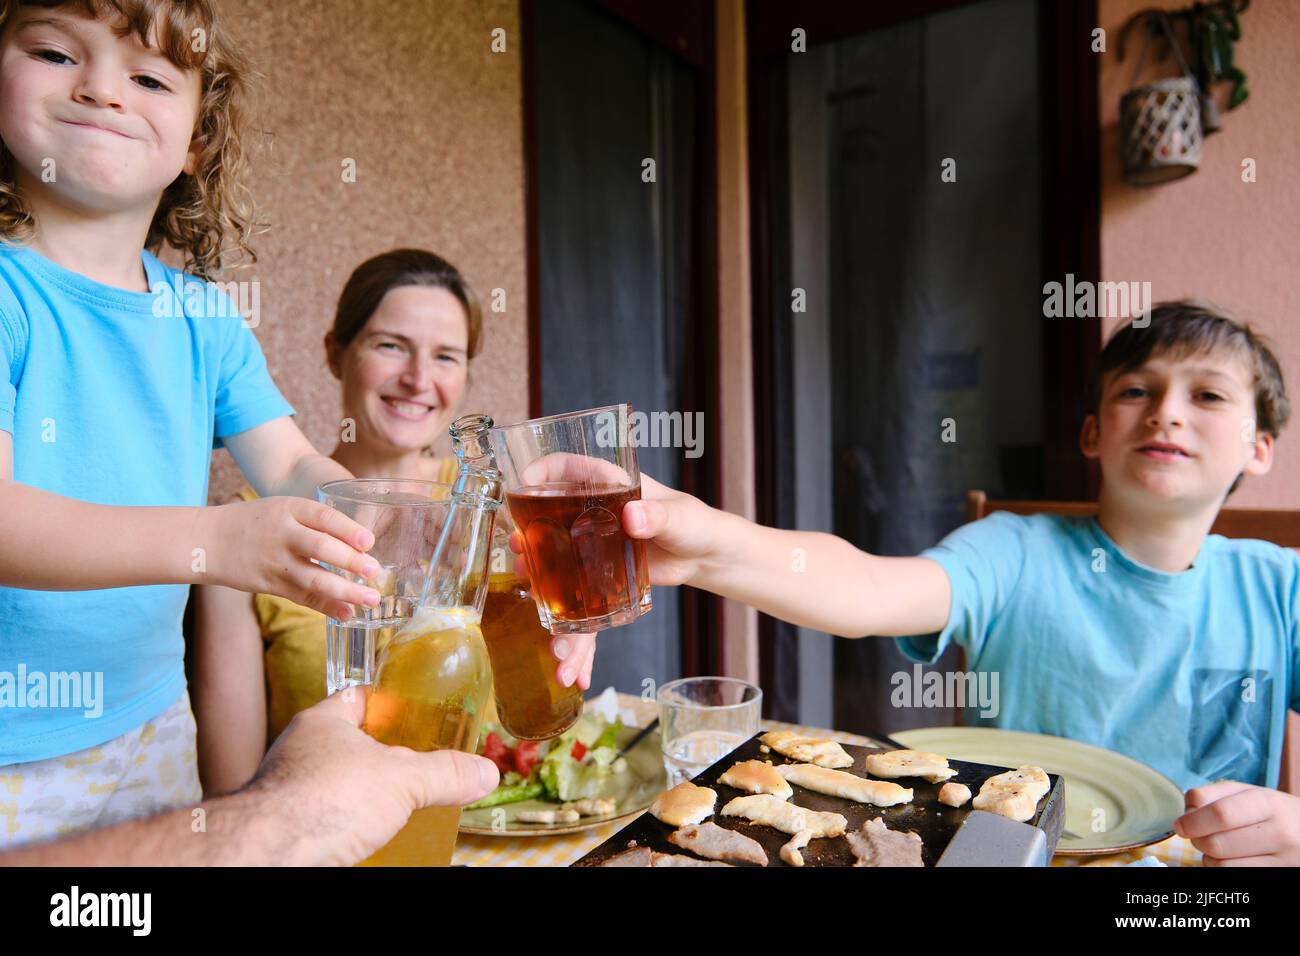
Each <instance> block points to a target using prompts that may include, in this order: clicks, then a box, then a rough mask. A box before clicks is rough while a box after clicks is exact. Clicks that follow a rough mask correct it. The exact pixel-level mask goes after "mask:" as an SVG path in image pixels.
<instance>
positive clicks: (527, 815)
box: [515, 810, 578, 826]
mask: <svg viewBox="0 0 1300 956" xmlns="http://www.w3.org/2000/svg"><path fill="white" fill-rule="evenodd" d="M515 819H516V820H518V821H519V822H520V823H547V824H550V825H552V826H554V825H555V824H557V823H577V822H578V811H577V810H520V811H519V812H518V813H516V814H515Z"/></svg>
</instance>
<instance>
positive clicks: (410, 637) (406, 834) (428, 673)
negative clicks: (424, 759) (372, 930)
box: [362, 608, 492, 866]
mask: <svg viewBox="0 0 1300 956" xmlns="http://www.w3.org/2000/svg"><path fill="white" fill-rule="evenodd" d="M491 693H492V670H491V667H490V665H489V663H488V653H487V646H486V645H485V644H484V643H483V633H482V632H481V631H480V630H479V616H478V615H477V614H476V613H475V612H474V611H472V610H470V609H468V608H436V609H432V610H429V611H424V612H420V613H418V614H417V615H416V616H415V617H413V618H412V619H411V620H410V622H409V623H407V624H406V625H405V626H404V627H403V628H402V629H401V630H400V631H398V632H397V634H396V635H394V636H393V638H392V640H391V641H389V643H388V644H387V645H386V646H385V647H384V649H383V651H382V652H380V656H379V661H378V663H377V665H376V668H375V683H374V687H373V688H372V690H371V693H370V696H369V699H368V701H367V703H366V723H365V729H366V733H368V734H370V736H372V737H374V738H375V739H376V740H378V741H380V742H381V743H385V744H394V745H400V746H403V747H410V748H411V749H412V750H419V751H430V750H448V749H451V750H463V751H465V752H466V753H473V752H474V751H475V750H476V749H477V748H478V736H479V728H480V727H481V726H482V724H483V716H484V711H485V710H486V708H487V706H488V701H489V698H490V696H491ZM459 821H460V808H459V807H430V808H428V809H425V810H417V811H416V812H415V813H413V814H412V815H411V819H410V820H409V821H408V822H407V824H406V826H405V827H403V828H402V829H401V831H400V832H399V833H398V834H397V835H396V836H395V837H393V839H392V840H390V841H389V842H388V844H387V845H386V846H384V847H383V848H381V849H380V850H379V851H378V852H376V853H375V854H374V855H373V856H371V857H370V858H369V859H367V860H365V861H364V862H363V863H362V865H363V866H447V865H448V864H450V863H451V854H452V850H453V848H454V847H455V845H456V828H457V826H458V824H459Z"/></svg>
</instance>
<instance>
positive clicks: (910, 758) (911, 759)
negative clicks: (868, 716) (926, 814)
mask: <svg viewBox="0 0 1300 956" xmlns="http://www.w3.org/2000/svg"><path fill="white" fill-rule="evenodd" d="M867 773H869V774H871V775H872V776H873V777H884V778H885V779H887V780H892V779H894V778H896V777H920V778H921V779H922V780H929V781H930V782H931V783H942V782H943V781H945V780H947V779H948V778H949V777H955V776H957V771H956V770H953V769H952V768H951V767H949V766H948V758H947V757H941V756H940V755H939V754H932V753H927V752H926V751H924V750H890V751H889V752H887V753H883V754H870V755H868V757H867Z"/></svg>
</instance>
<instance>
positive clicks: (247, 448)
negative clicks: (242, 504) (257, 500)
mask: <svg viewBox="0 0 1300 956" xmlns="http://www.w3.org/2000/svg"><path fill="white" fill-rule="evenodd" d="M223 441H224V442H225V445H226V447H227V448H228V449H229V450H230V454H231V457H233V458H234V459H235V463H236V464H237V465H239V470H240V471H242V472H243V473H244V477H245V478H247V479H248V483H249V484H250V485H252V486H253V490H254V491H256V492H257V493H258V494H259V495H261V496H262V497H263V498H268V497H271V496H273V495H296V496H298V497H299V498H310V499H312V500H313V501H315V500H316V488H317V487H318V486H320V485H323V484H324V483H325V482H327V481H338V480H342V479H345V478H351V477H352V473H351V472H350V471H348V470H347V469H346V468H344V467H343V466H342V465H340V464H339V463H338V462H337V461H334V460H333V459H332V458H327V457H325V456H324V455H322V454H321V453H320V452H318V451H317V450H316V449H315V447H314V446H313V445H312V443H311V442H309V441H308V440H307V436H306V435H304V434H303V433H302V429H300V428H299V427H298V425H297V423H296V422H295V421H294V420H293V419H292V418H289V417H288V416H285V417H283V418H273V419H272V420H271V421H269V422H264V423H263V424H261V425H258V426H257V427H256V428H250V429H248V431H245V432H240V433H239V434H238V435H231V436H229V437H228V438H225V439H223Z"/></svg>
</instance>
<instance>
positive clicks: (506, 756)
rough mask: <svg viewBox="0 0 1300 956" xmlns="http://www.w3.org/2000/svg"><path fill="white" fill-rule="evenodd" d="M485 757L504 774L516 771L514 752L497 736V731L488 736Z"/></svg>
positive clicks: (484, 748)
mask: <svg viewBox="0 0 1300 956" xmlns="http://www.w3.org/2000/svg"><path fill="white" fill-rule="evenodd" d="M483 756H484V757H487V758H488V760H491V761H492V762H493V763H494V764H496V765H497V769H498V770H500V771H501V772H502V773H503V774H506V773H509V772H510V771H511V770H514V769H515V767H514V758H515V754H514V751H512V750H511V749H510V748H509V747H507V746H506V745H505V741H503V740H502V739H501V738H500V737H498V736H497V735H496V731H493V732H492V733H490V734H488V735H487V740H486V741H485V742H484V744H483Z"/></svg>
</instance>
